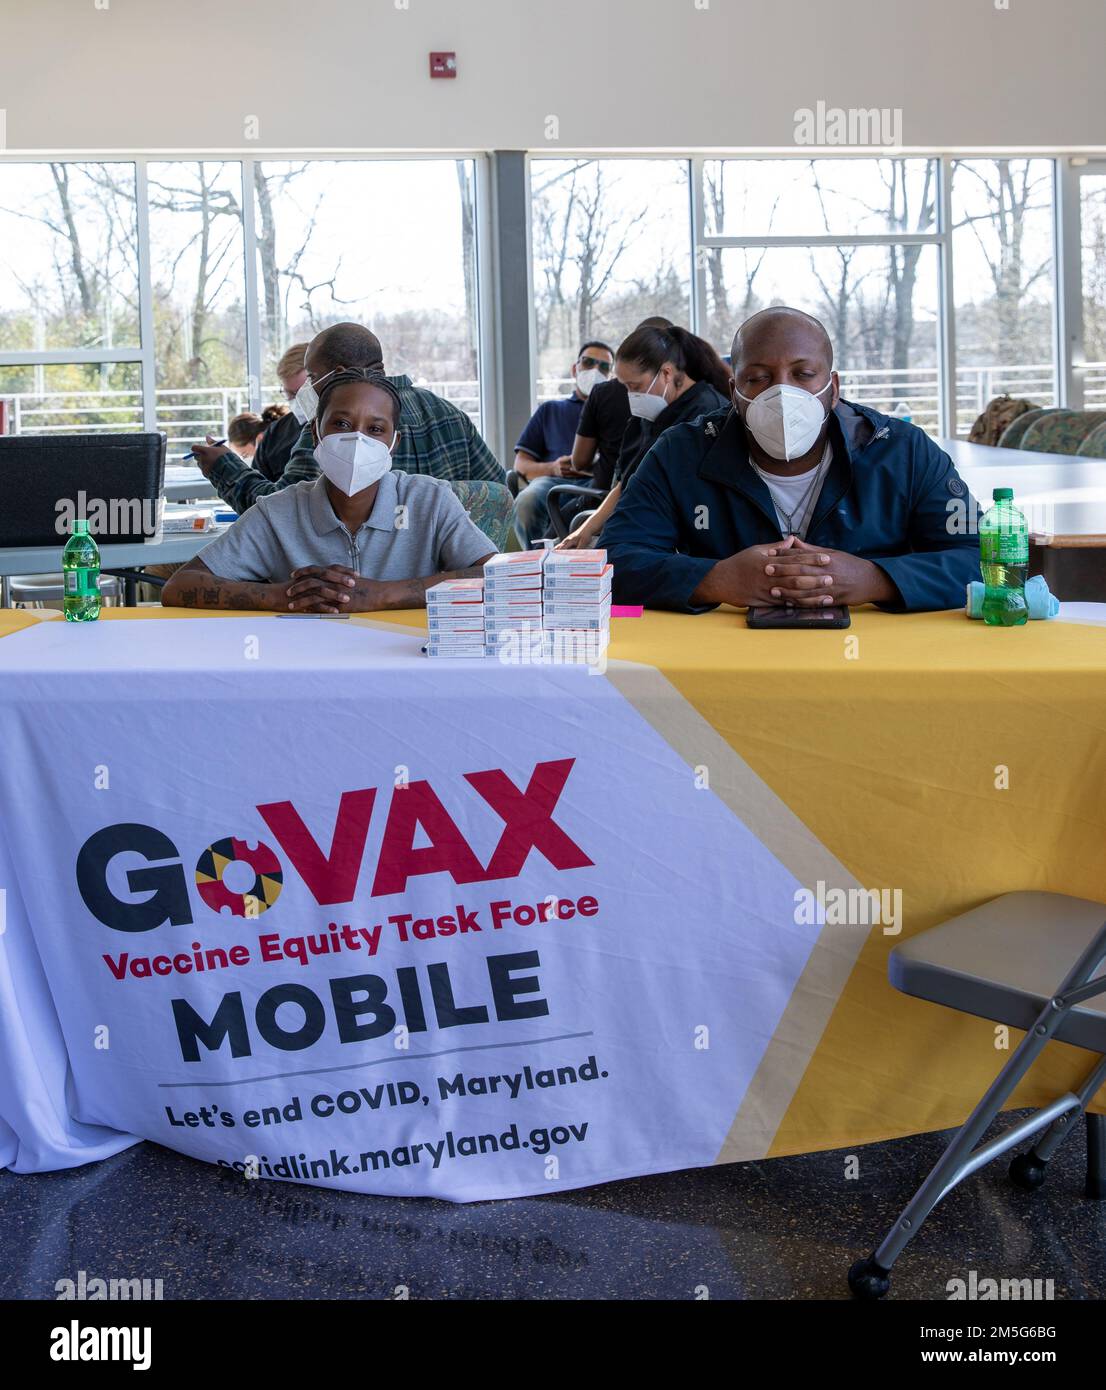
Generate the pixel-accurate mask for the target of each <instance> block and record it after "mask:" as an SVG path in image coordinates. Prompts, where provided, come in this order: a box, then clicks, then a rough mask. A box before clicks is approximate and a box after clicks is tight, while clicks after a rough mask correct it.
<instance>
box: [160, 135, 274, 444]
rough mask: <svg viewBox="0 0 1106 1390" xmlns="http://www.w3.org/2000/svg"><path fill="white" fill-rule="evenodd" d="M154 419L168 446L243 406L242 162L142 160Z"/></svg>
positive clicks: (222, 427)
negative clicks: (144, 164) (147, 232)
mask: <svg viewBox="0 0 1106 1390" xmlns="http://www.w3.org/2000/svg"><path fill="white" fill-rule="evenodd" d="M148 180H149V199H150V281H151V290H152V297H153V312H154V348H155V381H156V384H157V425H158V428H159V429H163V430H165V431H166V433H167V434H168V436H169V442H170V452H179V447H178V446H179V445H181V444H183V443H184V442H185V441H188V440H194V439H202V438H203V437H204V435H205V434H208V433H212V434H218V435H220V436H223V437H225V435H226V426H227V421H228V420H229V419H230V418H231V417H233V416H234V415H235V414H237V413H238V411H240V410H243V409H246V408H248V406H249V392H248V391H247V389H246V385H245V383H246V381H247V379H248V377H249V370H248V367H247V353H246V284H245V274H244V260H243V249H242V242H243V237H242V166H241V165H240V164H238V163H220V162H210V161H204V162H201V161H194V162H193V161H189V162H184V161H182V162H179V163H176V162H175V163H172V164H150V165H149V168H148Z"/></svg>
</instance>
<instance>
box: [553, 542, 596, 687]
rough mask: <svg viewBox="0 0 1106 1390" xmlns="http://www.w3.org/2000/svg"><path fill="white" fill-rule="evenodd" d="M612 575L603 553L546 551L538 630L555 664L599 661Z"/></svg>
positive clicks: (593, 551)
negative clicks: (549, 643)
mask: <svg viewBox="0 0 1106 1390" xmlns="http://www.w3.org/2000/svg"><path fill="white" fill-rule="evenodd" d="M611 573H612V567H611V566H610V565H609V564H608V563H607V552H606V551H605V550H551V551H549V552H548V555H547V558H546V562H545V567H544V570H543V574H542V578H543V581H544V583H543V588H542V597H543V608H542V628H543V630H544V632H545V634H546V637H547V639H549V640H550V642H551V647H552V654H553V658H554V660H561V661H587V662H595V661H598V660H599V658H600V656H601V655H602V653H603V652H604V650H605V649H606V647H607V645H608V643H609V642H610V637H611Z"/></svg>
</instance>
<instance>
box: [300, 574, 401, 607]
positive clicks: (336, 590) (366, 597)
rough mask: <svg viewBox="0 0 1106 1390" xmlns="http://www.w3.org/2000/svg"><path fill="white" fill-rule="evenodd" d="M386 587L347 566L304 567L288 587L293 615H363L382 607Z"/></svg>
mask: <svg viewBox="0 0 1106 1390" xmlns="http://www.w3.org/2000/svg"><path fill="white" fill-rule="evenodd" d="M383 587H384V586H383V584H382V583H381V581H380V580H377V579H365V578H363V577H362V576H361V575H359V574H358V573H357V571H356V570H351V569H349V568H347V566H345V565H304V567H303V568H302V569H298V570H293V571H292V574H291V578H290V580H289V582H288V584H287V586H285V597H286V601H287V607H288V609H289V611H290V612H293V613H364V612H368V611H371V610H372V609H374V608H378V607H380V606H381V598H382V593H381V590H382V589H383Z"/></svg>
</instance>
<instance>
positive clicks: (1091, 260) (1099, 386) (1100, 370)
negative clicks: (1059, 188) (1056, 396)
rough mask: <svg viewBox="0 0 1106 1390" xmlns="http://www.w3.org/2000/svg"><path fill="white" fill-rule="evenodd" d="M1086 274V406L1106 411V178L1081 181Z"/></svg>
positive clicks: (1097, 176) (1091, 176)
mask: <svg viewBox="0 0 1106 1390" xmlns="http://www.w3.org/2000/svg"><path fill="white" fill-rule="evenodd" d="M1079 195H1080V196H1079V203H1080V207H1079V226H1080V240H1081V245H1080V261H1081V263H1082V271H1083V285H1082V292H1083V356H1084V361H1085V371H1084V375H1083V404H1084V405H1085V406H1086V407H1087V408H1088V409H1090V410H1102V409H1106V174H1084V175H1082V177H1080V179H1079Z"/></svg>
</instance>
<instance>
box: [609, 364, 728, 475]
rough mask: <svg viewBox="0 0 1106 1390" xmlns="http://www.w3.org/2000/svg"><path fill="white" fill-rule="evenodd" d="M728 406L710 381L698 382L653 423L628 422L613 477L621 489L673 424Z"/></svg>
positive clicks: (631, 420) (638, 418)
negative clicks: (620, 485)
mask: <svg viewBox="0 0 1106 1390" xmlns="http://www.w3.org/2000/svg"><path fill="white" fill-rule="evenodd" d="M728 405H729V401H728V400H727V399H726V398H725V396H723V395H722V394H721V392H719V391H716V390H715V389H714V387H713V386H711V385H710V383H709V382H706V381H697V382H696V383H695V385H694V386H691V387H689V388H688V389H687V390H686V391H685V392H684V394H683V395H682V396H677V397H676V399H675V400H674V401H673V402H672V404H671V405H666V406H665V408H664V409H663V410H662V411H661V413H660V414H659V415H658V416H657V418H656V419H655V420H643V419H641V418H640V416H633V417H631V419H630V423H629V424H628V425H627V426H626V433H625V434H624V435H623V436H622V449H621V451H620V452H619V455H618V467H617V468H616V469H615V474H614V476H615V481H616V482H619V483H621V484H622V486H623V488H625V487H626V484H627V483H628V482H629V481H630V479H631V478H632V477H633V475H634V473H635V472H636V471H637V466H638V464H639V463H640V462H641V461H642V459H643V458H644V457H645V455H646V454H647V453H648V452H649V450H650V449H651V448H652V447H653V445H654V444H655V443H656V442H657V440H658V439H659V438H660V437H661V435H662V434H663V433H664V432H665V430H667V429H671V428H672V426H673V425H682V424H683V423H684V422H685V421H687V420H694V419H696V418H697V417H698V416H700V415H709V414H710V413H711V412H712V411H715V410H721V409H723V407H725V406H728Z"/></svg>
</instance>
